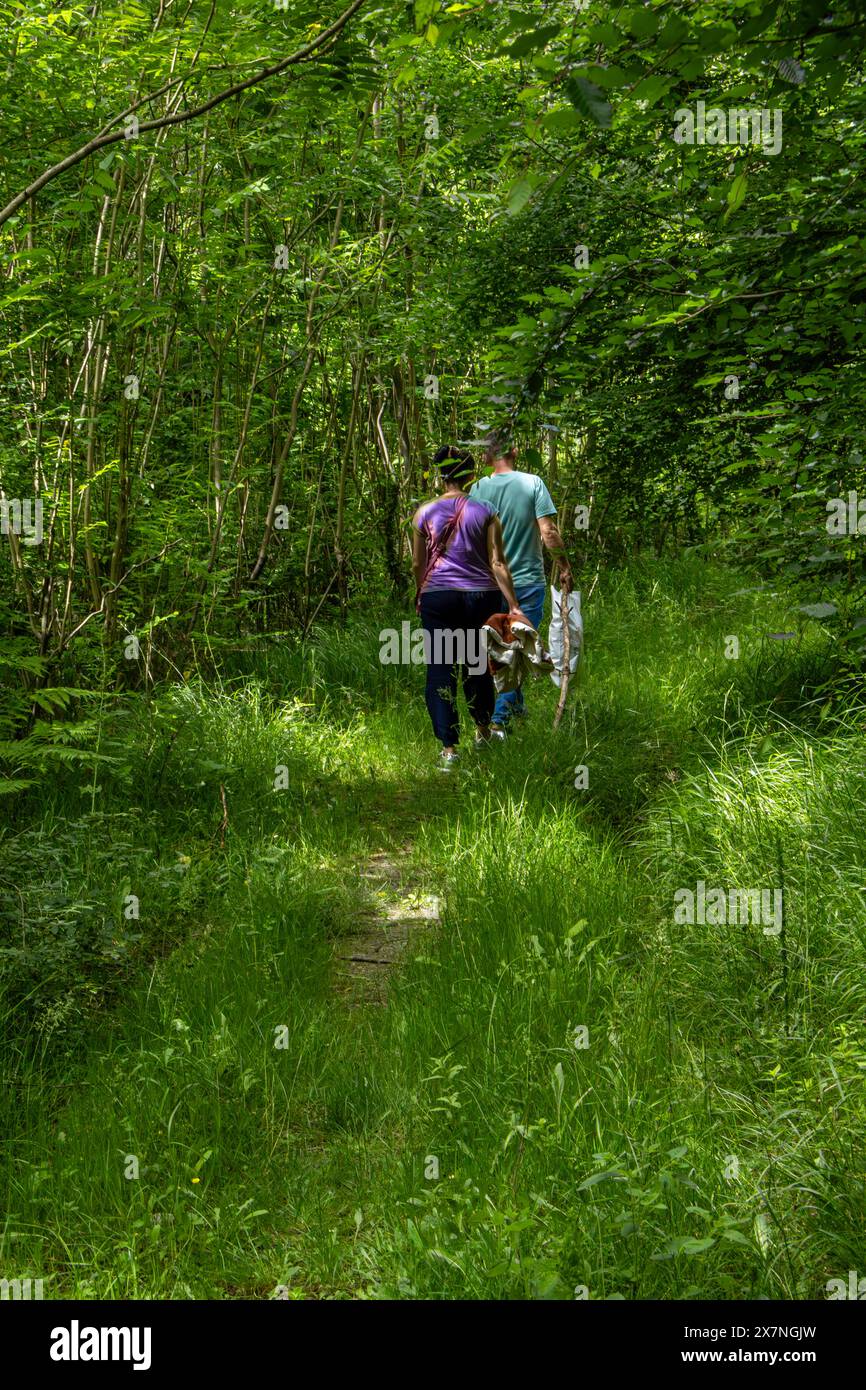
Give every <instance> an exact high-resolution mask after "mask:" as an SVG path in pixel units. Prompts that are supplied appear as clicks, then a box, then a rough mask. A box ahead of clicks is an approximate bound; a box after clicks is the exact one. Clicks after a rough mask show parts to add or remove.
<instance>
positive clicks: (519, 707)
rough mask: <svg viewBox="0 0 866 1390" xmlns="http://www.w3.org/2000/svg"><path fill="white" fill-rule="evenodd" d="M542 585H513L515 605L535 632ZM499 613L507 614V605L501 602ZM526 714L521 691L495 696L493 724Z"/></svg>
mask: <svg viewBox="0 0 866 1390" xmlns="http://www.w3.org/2000/svg"><path fill="white" fill-rule="evenodd" d="M545 591H546V590H545V585H544V584H529V585H523V586H519V585H515V588H514V592H515V594H516V595H517V605H518V607H519V608H522V609H523V612H524V613H525V614H526V616H527V618H528V619H529V621H530V622H531V623H532V626H533V627H534V628H535V630H536V631H538V629H539V628H540V627H541V618H542V615H543V613H544V595H545ZM501 611H502V612H503V613H507V611H508V604H507V603H506V601H505V599H503V600H502V604H501ZM525 712H526V701H525V700H524V698H523V691H522V690H506V691H505V693H504V694H503V695H497V696H496V708H495V709H494V711H493V723H494V724H500V725H503V726H504V725H506V724H507V723H508V721H509V719H511V717H512V715H515V714H524V713H525Z"/></svg>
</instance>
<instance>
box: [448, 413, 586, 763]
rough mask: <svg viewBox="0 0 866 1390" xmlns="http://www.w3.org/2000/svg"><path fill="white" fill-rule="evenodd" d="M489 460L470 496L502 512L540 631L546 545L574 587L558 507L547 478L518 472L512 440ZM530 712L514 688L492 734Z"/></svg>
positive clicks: (515, 571) (529, 611)
mask: <svg viewBox="0 0 866 1390" xmlns="http://www.w3.org/2000/svg"><path fill="white" fill-rule="evenodd" d="M485 462H486V463H487V465H488V467H491V468H492V469H493V472H492V474H490V475H489V476H487V477H484V478H479V479H478V482H477V483H475V484H474V485H473V487H472V488H471V490H470V493H469V496H470V497H474V498H475V499H476V500H477V501H479V502H488V503H489V504H490V506H491V507H493V509H494V511H495V512H497V514H498V516H499V519H500V521H501V522H502V535H503V539H504V542H505V554H506V557H507V559H508V565H509V568H510V569H511V576H512V579H513V580H514V591H515V593H516V595H517V602H518V604H519V606H520V608H521V609H522V610H523V612H524V613H525V614H526V616H527V618H528V619H529V621H530V622H531V623H532V626H533V627H534V628H536V629H538V628H540V626H541V617H542V614H543V612H544V591H545V581H544V550H543V546H547V548H548V550H549V551H550V553H551V555H552V556H553V557H554V559H556V560H558V561H559V578H560V581H561V587H562V589H563V592H568V591H569V590H570V589H571V582H572V581H571V566H570V565H569V563H568V558H567V556H566V554H565V546H564V545H563V541H562V536H561V535H560V533H559V528H558V526H557V524H556V507H555V506H554V505H553V498H552V497H551V495H550V493H549V492H548V490H547V488H546V487H545V485H544V482H543V481H542V479H541V478H539V477H537V476H536V474H535V473H518V472H517V470H516V468H515V464H516V463H517V449H516V447H515V446H514V445H513V444H512V443H511V442H510V441H509V440H507V439H503V438H502V437H501V436H499V435H493V436H492V437H491V439H490V440H489V442H488V445H487V451H486V454H485ZM525 713H526V706H525V702H524V699H523V691H522V690H508V691H506V692H505V693H504V694H502V695H497V697H496V709H495V710H494V712H493V721H492V723H491V726H490V732H491V733H492V734H493V735H494V736H495V737H497V738H505V726H506V725H507V723H508V721H509V719H511V717H512V715H515V714H525Z"/></svg>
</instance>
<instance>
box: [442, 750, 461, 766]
mask: <svg viewBox="0 0 866 1390" xmlns="http://www.w3.org/2000/svg"><path fill="white" fill-rule="evenodd" d="M459 761H460V754H459V753H446V752H445V749H444V748H443V749H442V752H441V753H440V754H439V771H440V772H453V771H454V768H455V766H456V765H457V763H459Z"/></svg>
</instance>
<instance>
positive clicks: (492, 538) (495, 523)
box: [487, 516, 529, 622]
mask: <svg viewBox="0 0 866 1390" xmlns="http://www.w3.org/2000/svg"><path fill="white" fill-rule="evenodd" d="M487 562H488V564H489V565H490V569H491V571H492V573H493V577H494V579H495V580H496V583H497V584H498V585H499V587H500V589H501V590H502V592H503V594H504V595H505V598H506V600H507V603H508V611H509V613H510V614H511V616H512V617H513V618H520V620H521V621H522V622H528V621H529V619H528V618H527V617H526V615H525V614H524V613H522V612H521V610H520V608H519V607H518V606H517V595H516V594H515V592H514V581H513V580H512V578H511V570H510V569H509V568H508V561H507V560H506V558H505V546H504V544H503V540H502V523H501V521H500V520H499V517H498V516H493V517H491V520H490V525H489V526H488V528H487Z"/></svg>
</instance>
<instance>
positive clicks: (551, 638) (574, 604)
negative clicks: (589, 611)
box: [547, 584, 583, 689]
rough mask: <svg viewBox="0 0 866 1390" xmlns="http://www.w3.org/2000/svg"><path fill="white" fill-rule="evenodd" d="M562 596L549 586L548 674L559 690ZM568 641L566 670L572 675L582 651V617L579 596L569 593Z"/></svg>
mask: <svg viewBox="0 0 866 1390" xmlns="http://www.w3.org/2000/svg"><path fill="white" fill-rule="evenodd" d="M561 604H562V595H561V594H560V592H559V590H558V589H555V588H554V586H553V585H552V584H551V586H550V631H549V632H548V634H547V645H548V648H549V649H550V655H551V657H552V658H553V666H554V669H553V670H552V671H551V673H550V679H551V680H552V681H553V684H554V685H555V686H556V688H557V689H559V686H560V683H561V680H562V674H561V673H562V664H563V656H564V651H563V631H562V607H561ZM568 640H569V642H570V644H571V645H570V650H569V655H568V669H569V671H570V672H571V674H572V675H574V673H575V671H576V670H577V663H578V662H579V661H580V654H581V652H582V650H583V615H582V614H581V611H580V594H579V593H578V592H574V593H570V594H569V596H568Z"/></svg>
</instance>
